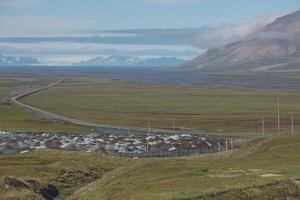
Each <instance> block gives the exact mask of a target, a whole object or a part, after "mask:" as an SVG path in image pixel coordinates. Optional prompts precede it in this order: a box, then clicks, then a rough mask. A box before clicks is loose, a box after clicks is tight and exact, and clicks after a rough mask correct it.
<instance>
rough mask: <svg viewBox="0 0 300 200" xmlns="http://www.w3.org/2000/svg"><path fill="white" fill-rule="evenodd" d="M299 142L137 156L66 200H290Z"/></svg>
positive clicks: (299, 191)
mask: <svg viewBox="0 0 300 200" xmlns="http://www.w3.org/2000/svg"><path fill="white" fill-rule="evenodd" d="M299 144H300V138H299V137H295V138H287V137H286V138H266V139H258V140H255V141H253V142H251V143H250V144H248V145H247V146H245V147H243V148H242V149H240V150H238V151H237V152H233V153H232V152H228V153H225V154H224V153H223V154H219V155H215V156H213V155H211V156H209V157H203V156H200V157H194V158H179V159H163V160H148V161H146V160H144V161H143V162H142V161H141V160H140V162H138V163H136V164H135V165H132V166H131V167H129V168H127V169H124V170H123V171H118V172H116V173H114V174H113V175H111V176H110V177H109V178H107V179H105V180H103V179H102V180H100V181H96V182H94V183H93V184H92V185H90V187H87V188H85V189H83V190H81V191H79V192H77V193H76V194H75V195H74V196H72V198H71V199H89V200H92V199H103V200H106V199H114V200H118V199H122V200H123V199H131V200H140V199H148V200H152V199H153V200H154V199H155V200H171V199H178V200H183V199H185V200H192V199H193V200H196V199H197V200H200V199H201V200H202V199H210V200H211V199H222V200H224V199H225V200H232V199H236V200H238V199H266V200H268V199H270V200H271V199H278V200H281V199H282V200H284V199H289V198H291V199H293V197H300V186H299V178H300V171H299V167H298V166H299V163H300V159H299V157H298V155H299V153H300V151H299V148H298V146H299Z"/></svg>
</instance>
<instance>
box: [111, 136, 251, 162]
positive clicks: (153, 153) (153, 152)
mask: <svg viewBox="0 0 300 200" xmlns="http://www.w3.org/2000/svg"><path fill="white" fill-rule="evenodd" d="M248 141H249V138H239V139H234V140H233V139H224V143H222V144H220V145H215V146H212V147H200V148H195V149H182V150H176V151H168V150H165V151H164V150H158V149H151V148H150V149H149V152H148V153H147V152H146V151H145V152H142V153H137V152H130V151H127V152H115V151H109V152H107V154H108V155H112V156H120V157H130V158H134V157H137V158H167V157H189V156H194V155H201V154H208V153H218V152H222V151H227V150H234V149H237V148H240V147H241V146H242V145H243V144H245V143H247V142H248Z"/></svg>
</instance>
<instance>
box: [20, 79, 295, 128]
mask: <svg viewBox="0 0 300 200" xmlns="http://www.w3.org/2000/svg"><path fill="white" fill-rule="evenodd" d="M277 95H280V96H281V123H282V126H281V128H282V130H281V131H282V132H283V133H285V134H290V116H289V114H288V112H294V113H295V132H297V130H299V129H300V123H299V122H298V121H299V120H300V118H299V117H298V115H297V113H300V91H299V90H296V89H290V90H287V89H268V90H267V89H226V88H212V87H198V86H171V85H151V84H141V83H133V82H118V81H109V80H101V79H95V78H73V79H69V80H67V81H65V82H64V83H61V84H60V85H57V86H56V87H54V88H52V89H50V90H47V91H43V92H41V93H38V94H34V95H32V96H29V97H27V98H25V99H24V100H23V101H24V102H26V103H28V104H30V105H34V106H36V107H38V108H42V109H45V110H47V111H51V112H54V113H58V114H61V115H64V116H68V117H73V118H75V119H82V120H86V121H91V122H98V123H102V124H107V125H120V126H132V127H146V124H147V121H150V122H151V125H152V127H155V128H172V126H173V123H175V124H176V126H177V127H187V128H199V129H205V130H209V131H213V132H219V131H220V130H222V131H223V132H229V133H231V132H233V133H240V132H242V133H247V134H259V133H261V127H262V118H265V129H266V132H267V133H268V134H276V133H277Z"/></svg>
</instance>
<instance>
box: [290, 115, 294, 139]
mask: <svg viewBox="0 0 300 200" xmlns="http://www.w3.org/2000/svg"><path fill="white" fill-rule="evenodd" d="M289 114H290V115H291V132H292V136H294V113H292V112H289Z"/></svg>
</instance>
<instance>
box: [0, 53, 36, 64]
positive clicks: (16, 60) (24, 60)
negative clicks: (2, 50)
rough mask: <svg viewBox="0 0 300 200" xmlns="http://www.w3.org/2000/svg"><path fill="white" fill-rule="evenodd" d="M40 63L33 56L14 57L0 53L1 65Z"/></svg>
mask: <svg viewBox="0 0 300 200" xmlns="http://www.w3.org/2000/svg"><path fill="white" fill-rule="evenodd" d="M35 64H39V61H38V60H37V59H35V58H32V57H13V56H3V55H0V66H26V65H35Z"/></svg>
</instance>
